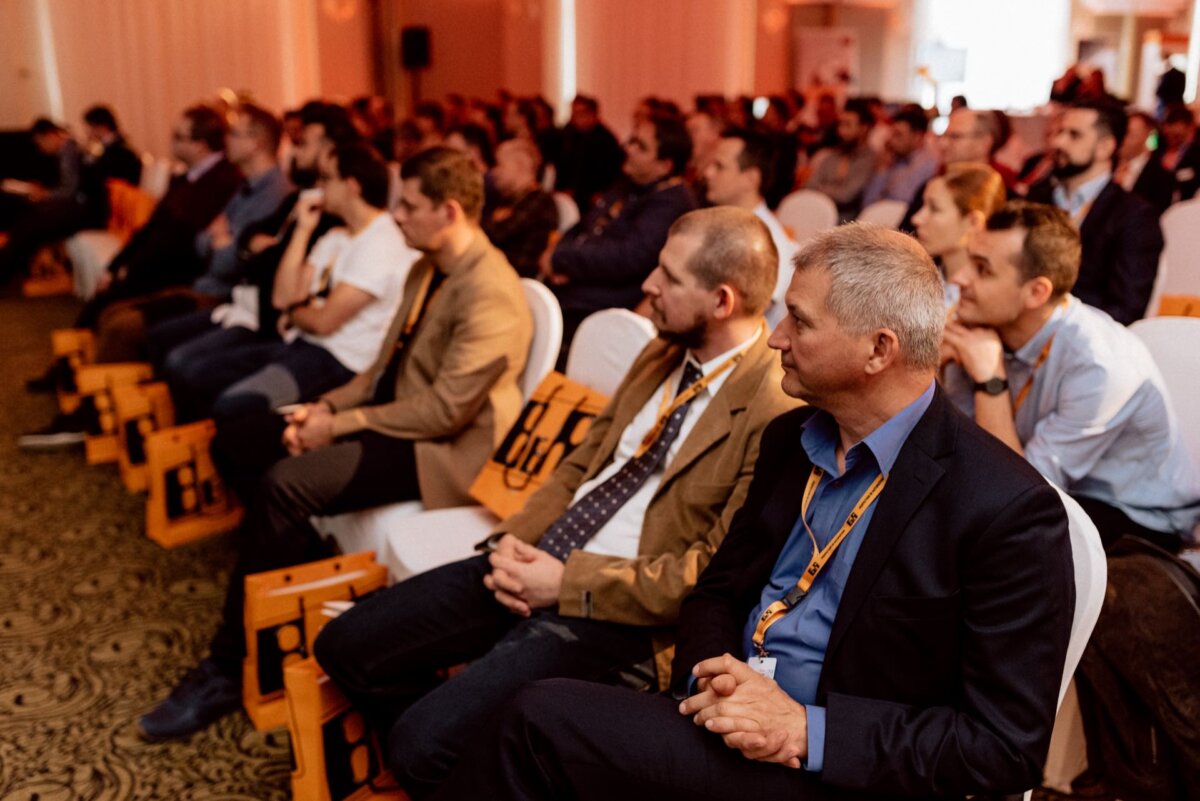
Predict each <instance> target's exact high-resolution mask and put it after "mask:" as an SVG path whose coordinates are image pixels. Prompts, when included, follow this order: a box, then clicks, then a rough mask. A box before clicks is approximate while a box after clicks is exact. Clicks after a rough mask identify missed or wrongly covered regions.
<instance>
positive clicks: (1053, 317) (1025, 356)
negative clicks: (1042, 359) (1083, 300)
mask: <svg viewBox="0 0 1200 801" xmlns="http://www.w3.org/2000/svg"><path fill="white" fill-rule="evenodd" d="M1078 302H1079V301H1077V300H1075V299H1074V298H1072V297H1071V296H1070V295H1067V296H1066V300H1065V302H1064V301H1059V302H1057V303H1056V304H1055V305H1054V311H1053V312H1051V314H1050V317H1049V319H1047V320H1046V322H1044V323H1042V327H1041V328H1039V329H1038V330H1037V333H1036V334H1034V335H1033V336H1031V337H1030V338H1029V341H1028V342H1026V343H1025V344H1024V345H1022V346H1021V347H1019V348H1017V349H1016V350H1015V351H1013V353H1012V358H1014V359H1016V360H1017V361H1019V362H1020V363H1021V364H1024V365H1027V366H1030V367H1032V366H1033V365H1034V364H1035V363H1036V362H1037V359H1038V356H1039V355H1041V352H1042V348H1044V347H1045V346H1046V342H1047V340H1049V339H1050V337H1052V336H1054V332H1056V331H1057V330H1058V329H1059V328H1060V327H1061V326H1062V322H1063V319H1064V318H1065V317H1066V316H1067V312H1068V311H1069V310H1070V309H1071V307H1072V306H1074V304H1076V303H1078Z"/></svg>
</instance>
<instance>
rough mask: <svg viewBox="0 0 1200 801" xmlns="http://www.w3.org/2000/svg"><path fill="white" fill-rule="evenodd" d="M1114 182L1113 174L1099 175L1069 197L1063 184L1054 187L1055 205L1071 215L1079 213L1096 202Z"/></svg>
mask: <svg viewBox="0 0 1200 801" xmlns="http://www.w3.org/2000/svg"><path fill="white" fill-rule="evenodd" d="M1110 180H1112V173H1111V172H1106V173H1104V174H1102V175H1097V176H1096V177H1095V178H1093V179H1092V180H1090V181H1088V182H1087V183H1085V184H1083V185H1082V186H1080V187H1079V188H1078V189H1076V190H1075V191H1074V192H1072V193H1071V194H1070V195H1069V196H1068V195H1067V189H1066V187H1065V186H1063V185H1062V184H1061V183H1059V184H1055V185H1054V205H1056V206H1058V207H1059V208H1060V209H1063V210H1064V211H1067V212H1069V213H1071V214H1076V213H1078V212H1079V211H1080V210H1081V209H1083V208H1085V207H1086V206H1087V205H1088V204H1090V203H1093V202H1095V200H1096V198H1097V197H1099V195H1100V192H1101V191H1103V189H1104V187H1106V186H1108V182H1109V181H1110Z"/></svg>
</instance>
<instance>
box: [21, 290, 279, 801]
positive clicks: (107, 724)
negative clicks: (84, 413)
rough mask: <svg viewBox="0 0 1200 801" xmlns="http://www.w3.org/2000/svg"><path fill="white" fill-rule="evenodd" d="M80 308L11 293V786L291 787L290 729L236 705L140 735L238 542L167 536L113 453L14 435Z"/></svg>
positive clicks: (52, 797)
mask: <svg viewBox="0 0 1200 801" xmlns="http://www.w3.org/2000/svg"><path fill="white" fill-rule="evenodd" d="M75 309H76V304H75V303H74V302H73V301H71V300H69V299H65V298H51V299H39V300H27V299H22V298H17V297H15V295H14V293H13V292H12V291H11V290H6V291H4V292H3V293H2V294H0V374H2V375H4V376H5V379H4V380H3V381H2V382H0V799H4V801H9V799H12V800H13V801H16V800H17V799H20V801H68V799H71V800H72V801H73V800H74V799H81V800H84V801H117V800H118V799H167V798H178V799H197V800H199V799H205V800H206V801H207V800H210V799H211V800H212V801H216V800H217V799H221V800H223V801H233V800H234V799H271V800H274V799H286V798H288V797H289V796H290V793H289V790H288V772H289V770H290V767H289V761H288V743H287V734H286V732H285V731H279V732H275V733H269V734H265V735H264V734H258V733H256V732H254V730H253V729H252V728H251V726H250V724H249V721H248V720H247V719H246V717H245V716H244V715H242V714H237V715H232V716H230V717H227V718H226V719H225V720H223V721H221V723H220V724H219V725H217V726H215V727H212V728H211V729H210V730H208V731H206V732H203V733H201V734H198V735H196V736H194V737H193V738H191V739H190V740H189V741H185V742H179V743H172V744H168V745H151V744H147V743H144V742H142V741H141V740H140V739H139V738H138V736H137V733H136V731H135V729H134V721H135V720H136V719H137V717H138V715H140V714H141V713H142V712H144V711H145V710H146V708H147V706H148V705H149V704H151V703H153V702H154V701H155V700H156V699H158V698H161V697H162V696H163V695H164V694H165V693H166V692H167V691H169V689H170V687H171V686H172V685H173V684H174V682H175V681H176V679H177V678H178V677H179V676H180V675H182V672H183V671H184V670H186V669H187V668H188V667H190V666H191V665H193V664H195V662H196V660H197V659H198V657H200V656H201V655H202V654H203V651H204V648H205V645H206V643H207V640H208V638H209V636H210V635H211V633H212V631H213V629H214V627H215V625H216V619H217V610H218V608H219V604H220V598H221V593H222V591H223V588H224V584H225V578H226V575H227V571H228V569H229V567H230V565H231V564H232V550H231V547H230V541H229V539H228V537H222V538H217V539H214V540H210V541H207V542H202V543H198V544H196V545H193V546H188V547H184V548H181V549H178V550H175V551H167V550H164V549H162V548H160V547H159V546H157V545H155V544H154V543H152V542H151V541H150V540H148V539H146V538H145V536H144V535H143V526H142V514H143V509H144V504H143V501H142V497H141V496H134V495H130V494H128V493H127V492H126V491H125V490H124V488H123V487H122V486H121V483H120V480H119V479H118V476H117V471H116V468H115V466H112V467H87V466H86V465H85V464H84V461H83V456H82V453H81V452H62V453H52V454H51V453H47V454H28V453H24V452H22V451H19V450H18V449H17V448H16V446H15V443H14V439H15V437H16V435H17V434H18V433H19V432H21V431H23V430H27V429H29V428H34V427H37V426H40V425H42V424H44V423H45V422H47V421H48V419H49V417H50V415H51V413H52V411H53V403H52V401H51V400H50V399H49V398H47V397H45V396H37V397H31V396H29V395H26V394H25V392H24V388H23V384H24V379H25V378H26V377H28V376H30V375H34V374H36V373H38V372H39V371H40V370H41V369H42V368H44V367H45V365H46V363H47V361H48V359H49V337H48V332H49V331H50V329H51V328H55V327H62V326H67V325H69V324H70V322H71V320H72V318H73V316H74V313H75Z"/></svg>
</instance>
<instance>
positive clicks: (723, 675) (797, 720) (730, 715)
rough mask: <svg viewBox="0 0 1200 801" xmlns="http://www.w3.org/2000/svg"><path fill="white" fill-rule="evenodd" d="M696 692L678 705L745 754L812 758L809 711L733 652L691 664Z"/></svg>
mask: <svg viewBox="0 0 1200 801" xmlns="http://www.w3.org/2000/svg"><path fill="white" fill-rule="evenodd" d="M692 674H693V675H694V676H695V677H696V679H697V682H696V687H697V689H698V692H697V693H696V694H695V695H692V696H690V697H688V698H685V699H684V700H683V702H682V703H681V704H680V705H679V712H680V714H682V715H691V717H692V722H693V723H695V724H696V725H697V726H703V727H704V728H705V729H707V730H708V731H711V732H713V733H714V734H719V735H721V739H722V740H723V741H724V742H725V745H727V746H729V747H730V748H733V749H736V750H738V751H741V752H742V755H743V756H745V757H746V758H747V759H753V760H757V761H759V762H774V763H777V764H780V765H783V766H785V767H789V768H799V767H800V766H801V760H803V759H806V758H807V757H808V713H807V711H806V710H805V709H804V705H803V704H800V703H797V702H796V701H795V700H794V699H793V698H792V697H791V696H790V695H788V694H787V693H785V692H784V691H783V689H782V688H781V687H780V686H779V685H778V684H777V683H775V681H774V680H773V679H768V678H767V677H765V676H762V675H760V674H758V673H756V672H754V670H753V669H751V667H750V666H749V665H748V664H746V663H745V662H742V661H741V660H738V659H735V658H734V657H732V656H730V655H729V654H723V655H722V656H718V657H713V658H712V659H705V660H704V661H703V662H699V663H697V665H696V666H695V667H694V668H692Z"/></svg>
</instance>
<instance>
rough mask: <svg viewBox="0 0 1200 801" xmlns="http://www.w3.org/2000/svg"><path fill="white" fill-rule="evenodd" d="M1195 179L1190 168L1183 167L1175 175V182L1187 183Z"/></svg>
mask: <svg viewBox="0 0 1200 801" xmlns="http://www.w3.org/2000/svg"><path fill="white" fill-rule="evenodd" d="M1195 177H1196V171H1195V170H1193V169H1192V168H1191V167H1184V168H1183V169H1182V170H1179V171H1178V172H1176V173H1175V180H1176V181H1184V182H1187V181H1190V180H1192V179H1193V178H1195Z"/></svg>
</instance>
